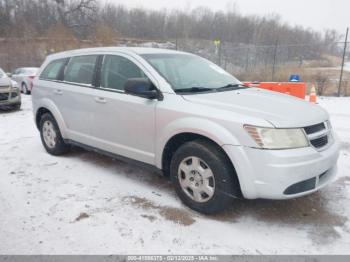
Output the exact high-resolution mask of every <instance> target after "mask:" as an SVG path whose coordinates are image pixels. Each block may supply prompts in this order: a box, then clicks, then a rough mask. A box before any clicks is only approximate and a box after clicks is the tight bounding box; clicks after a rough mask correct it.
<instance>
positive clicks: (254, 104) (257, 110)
mask: <svg viewBox="0 0 350 262" xmlns="http://www.w3.org/2000/svg"><path fill="white" fill-rule="evenodd" d="M183 98H184V99H185V100H187V101H189V102H191V103H198V104H202V105H206V106H210V107H215V108H220V109H223V110H227V111H231V112H235V113H238V114H242V115H247V116H250V117H255V118H260V119H264V120H266V121H268V122H270V123H271V124H272V125H274V126H275V127H277V128H291V127H305V126H310V125H314V124H318V123H320V122H324V121H326V120H327V119H328V113H327V112H326V111H325V110H323V109H322V108H321V107H320V106H318V105H315V104H311V103H309V102H306V101H304V100H302V99H299V98H296V97H293V96H290V95H285V94H281V93H277V92H273V91H268V90H263V89H258V88H247V89H240V90H236V91H226V92H217V93H206V94H195V95H183ZM246 124H250V123H246Z"/></svg>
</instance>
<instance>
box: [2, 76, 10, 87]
mask: <svg viewBox="0 0 350 262" xmlns="http://www.w3.org/2000/svg"><path fill="white" fill-rule="evenodd" d="M10 85H11V79H10V78H8V77H1V78H0V87H3V86H6V87H8V86H10Z"/></svg>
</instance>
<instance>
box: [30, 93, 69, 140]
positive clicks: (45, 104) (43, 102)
mask: <svg viewBox="0 0 350 262" xmlns="http://www.w3.org/2000/svg"><path fill="white" fill-rule="evenodd" d="M40 108H45V109H47V110H49V111H50V112H51V114H52V115H53V117H54V118H55V120H56V122H57V124H58V127H59V129H60V132H61V135H62V137H63V138H64V139H68V136H67V126H66V123H65V122H64V120H63V117H62V115H61V113H60V111H59V110H58V108H57V106H56V105H55V103H54V102H52V101H51V100H50V99H48V98H42V99H40V101H39V102H38V105H37V107H36V110H35V117H36V116H37V114H38V110H39V109H40Z"/></svg>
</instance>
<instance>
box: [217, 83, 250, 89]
mask: <svg viewBox="0 0 350 262" xmlns="http://www.w3.org/2000/svg"><path fill="white" fill-rule="evenodd" d="M247 87H248V86H246V85H243V84H227V85H225V86H222V87H218V88H216V90H217V91H226V90H237V89H244V88H247Z"/></svg>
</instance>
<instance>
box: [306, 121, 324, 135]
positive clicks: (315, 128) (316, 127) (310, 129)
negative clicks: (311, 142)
mask: <svg viewBox="0 0 350 262" xmlns="http://www.w3.org/2000/svg"><path fill="white" fill-rule="evenodd" d="M325 128H326V127H325V125H324V123H320V124H317V125H312V126H307V127H304V130H305V133H306V134H308V135H309V134H313V133H317V132H319V131H322V130H324V129H325Z"/></svg>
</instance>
